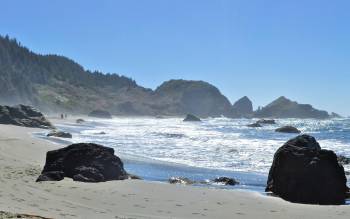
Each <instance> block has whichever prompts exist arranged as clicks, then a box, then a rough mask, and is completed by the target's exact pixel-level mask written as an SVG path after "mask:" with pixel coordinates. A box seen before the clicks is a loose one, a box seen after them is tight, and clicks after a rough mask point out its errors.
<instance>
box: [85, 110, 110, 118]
mask: <svg viewBox="0 0 350 219" xmlns="http://www.w3.org/2000/svg"><path fill="white" fill-rule="evenodd" d="M88 116H89V117H96V118H102V119H111V118H112V115H111V114H110V113H109V112H107V111H104V110H94V111H92V112H90V113H89V115H88Z"/></svg>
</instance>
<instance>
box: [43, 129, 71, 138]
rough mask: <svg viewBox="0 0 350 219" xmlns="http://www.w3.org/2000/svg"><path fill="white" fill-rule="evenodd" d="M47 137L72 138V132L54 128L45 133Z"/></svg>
mask: <svg viewBox="0 0 350 219" xmlns="http://www.w3.org/2000/svg"><path fill="white" fill-rule="evenodd" d="M46 136H47V137H58V138H72V134H71V133H69V132H63V131H57V130H54V131H52V132H50V133H48V134H47V135H46Z"/></svg>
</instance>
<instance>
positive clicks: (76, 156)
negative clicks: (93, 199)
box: [38, 143, 129, 182]
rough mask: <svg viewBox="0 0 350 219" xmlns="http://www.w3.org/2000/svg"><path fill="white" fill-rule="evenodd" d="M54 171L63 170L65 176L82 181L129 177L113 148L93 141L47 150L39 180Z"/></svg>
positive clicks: (102, 180)
mask: <svg viewBox="0 0 350 219" xmlns="http://www.w3.org/2000/svg"><path fill="white" fill-rule="evenodd" d="M52 172H62V173H63V174H64V177H69V178H72V179H73V180H76V181H82V182H104V181H110V180H123V179H127V178H128V177H129V176H128V174H127V173H126V171H125V170H124V166H123V163H122V161H121V160H120V159H119V157H117V156H115V155H114V150H113V148H108V147H104V146H101V145H98V144H92V143H80V144H72V145H70V146H68V147H65V148H61V149H58V150H54V151H49V152H47V155H46V163H45V166H44V169H43V171H42V174H41V176H40V177H39V178H38V180H39V181H40V179H42V178H44V177H45V176H48V175H50V174H52ZM48 178H50V177H48ZM53 180H54V179H53Z"/></svg>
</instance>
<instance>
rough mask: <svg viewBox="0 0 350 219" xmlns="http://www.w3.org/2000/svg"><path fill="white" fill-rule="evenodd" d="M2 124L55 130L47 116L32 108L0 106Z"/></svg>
mask: <svg viewBox="0 0 350 219" xmlns="http://www.w3.org/2000/svg"><path fill="white" fill-rule="evenodd" d="M0 124H9V125H18V126H25V127H32V128H53V126H52V124H51V123H50V122H49V121H48V120H47V119H46V118H45V116H44V115H43V114H42V113H41V112H39V111H38V110H36V109H34V108H33V107H31V106H25V105H18V106H13V107H11V106H0Z"/></svg>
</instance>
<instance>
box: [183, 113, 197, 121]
mask: <svg viewBox="0 0 350 219" xmlns="http://www.w3.org/2000/svg"><path fill="white" fill-rule="evenodd" d="M200 121H201V119H200V118H198V117H197V116H195V115H192V114H187V116H186V118H185V119H184V122H200Z"/></svg>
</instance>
